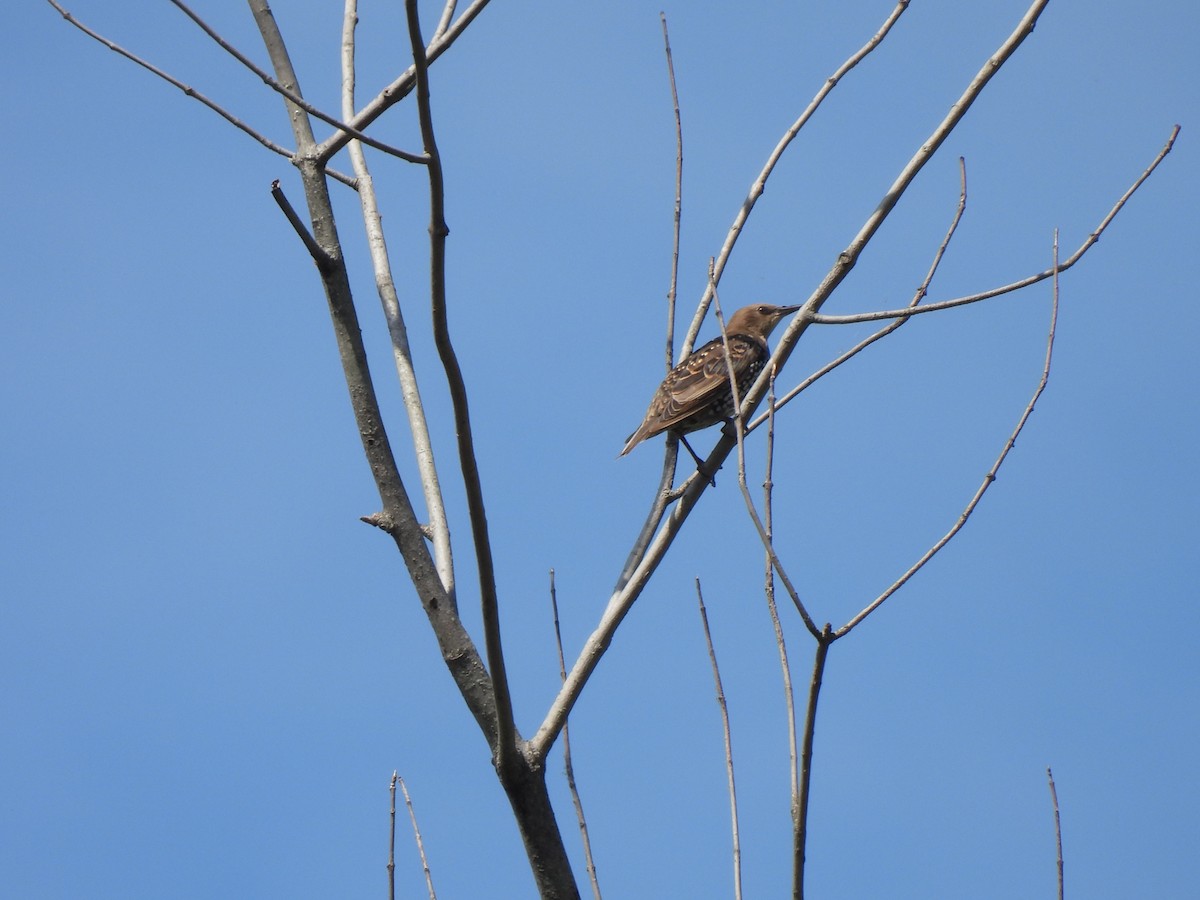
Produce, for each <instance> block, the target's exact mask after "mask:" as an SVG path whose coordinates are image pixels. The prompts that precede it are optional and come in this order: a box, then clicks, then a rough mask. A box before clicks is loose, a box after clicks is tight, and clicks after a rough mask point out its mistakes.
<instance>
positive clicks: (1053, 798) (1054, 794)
mask: <svg viewBox="0 0 1200 900" xmlns="http://www.w3.org/2000/svg"><path fill="white" fill-rule="evenodd" d="M1046 780H1047V781H1048V782H1050V802H1051V803H1052V804H1053V805H1054V843H1055V844H1056V845H1057V848H1058V856H1057V859H1056V860H1055V862H1056V864H1057V869H1058V900H1063V854H1062V819H1061V818H1060V817H1059V814H1058V789H1057V788H1056V787H1055V786H1054V773H1053V772H1051V771H1050V767H1049V766H1046Z"/></svg>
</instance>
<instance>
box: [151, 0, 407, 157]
mask: <svg viewBox="0 0 1200 900" xmlns="http://www.w3.org/2000/svg"><path fill="white" fill-rule="evenodd" d="M169 2H171V3H172V4H174V5H175V7H176V8H178V9H179V11H180V12H182V13H183V14H184V15H185V16H187V17H188V18H189V19H191V20H192V21H193V22H195V23H196V25H197V26H199V28H200V30H201V31H203V32H204V33H205V34H207V35H208V36H209V37H210V38H212V39H213V41H215V42H216V44H217V46H219V47H220V48H221V49H222V50H224V51H225V52H226V53H228V54H229V55H230V56H232V57H233V58H234V59H236V60H237V61H238V62H240V63H241V64H242V65H243V66H245V67H246V68H247V69H249V70H250V71H251V72H253V73H254V74H255V75H257V76H258V77H259V78H260V79H262V82H263V84H265V85H266V86H267V87H269V88H270V89H271V90H273V91H275V92H276V93H277V94H281V95H282V96H284V97H286V98H287V99H288V100H290V101H291V102H292V103H294V104H296V106H298V107H300V108H301V109H302V110H304V111H305V112H306V113H308V114H309V115H310V116H313V117H315V118H318V119H320V120H321V121H322V122H325V123H326V124H328V125H332V126H333V127H334V128H340V129H341V130H342V131H344V132H346V133H348V134H349V135H350V136H351V137H353V138H354V139H355V140H359V141H362V142H363V143H364V144H367V145H369V146H371V147H374V148H375V149H376V150H381V151H383V152H384V153H387V154H390V155H391V156H395V157H398V158H400V159H402V160H404V161H405V162H410V163H418V164H423V163H424V162H425V157H424V156H421V155H420V154H418V153H409V152H408V151H407V150H401V149H400V148H399V147H393V146H392V145H391V144H385V143H384V142H383V141H377V140H375V139H374V138H373V137H370V136H369V135H366V134H363V133H362V132H361V131H358V130H357V129H355V128H352V127H351V126H349V125H347V124H346V123H344V122H341V121H339V120H338V119H336V118H334V117H333V116H331V115H329V114H328V113H324V112H321V110H319V109H317V107H315V106H313V105H312V104H311V103H309V102H308V101H307V100H305V99H304V98H303V97H301V96H300V95H299V94H297V93H296V92H295V91H292V90H290V89H288V88H286V87H284V86H283V85H282V84H280V83H279V82H278V81H276V80H275V79H274V78H272V77H271V73H269V72H267V71H266V70H265V69H262V68H261V67H259V66H258V65H256V64H255V62H254V60H252V59H250V57H248V56H246V54H244V53H242V52H241V51H240V50H238V48H237V47H235V46H233V44H231V43H229V41H227V40H225V38H223V37H222V36H221V35H220V34H219V33H217V31H216V30H215V29H213V27H212V26H211V25H209V24H208V23H207V22H205V21H204V20H203V19H201V18H200V17H199V16H198V15H196V13H195V11H194V10H193V9H192V8H191V7H189V6H188V5H187V4H186V3H184V2H183V0H169Z"/></svg>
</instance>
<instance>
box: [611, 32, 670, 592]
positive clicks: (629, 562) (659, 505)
mask: <svg viewBox="0 0 1200 900" xmlns="http://www.w3.org/2000/svg"><path fill="white" fill-rule="evenodd" d="M659 18H660V19H661V21H662V30H663V50H664V52H665V54H666V57H667V77H668V80H669V82H670V85H671V103H672V106H673V107H674V112H675V216H674V227H673V229H672V233H673V237H672V249H671V281H670V284H669V285H668V287H667V340H666V360H667V371H668V372H670V371H671V367H672V366H673V365H674V358H675V296H676V289H677V287H678V282H679V233H680V226H681V222H682V215H683V123H682V119H681V118H680V114H679V91H678V90H677V89H676V87H675V63H674V61H673V58H672V56H671V41H670V38H669V37H668V35H667V16H666V13H661V12H660V13H659ZM664 448H665V449H664V451H663V453H664V455H663V468H662V475H661V477H660V478H659V484H658V489H657V490H656V491H655V492H654V502H653V503H651V505H650V512H649V513H648V514H647V515H646V520H645V522H643V523H642V530H641V531H640V532H638V536H637V538H636V539H635V540H634V542H633V546H632V547H631V548H630V550H629V555H628V556H626V557H625V565H624V566H622V567H621V574H620V575H618V576H617V584H616V587H614V588H613V590H614V591H620V590H621V589H622V588H623V587H625V585H626V583H628V581H629V576H630V575H632V574H633V571H634V569H636V568H637V564H638V563H639V562H640V561H641V558H642V553H643V552H644V551H645V549H646V547H647V546H648V545H649V543H650V540H651V538H653V537H654V531H655V529H657V528H658V523H659V522H661V521H662V517H663V513H664V512H665V511H666V508H667V504H668V503H669V502H671V501H672V500H674V499H675V497H676V496H678V495H677V494H673V493H672V491H671V485H672V484H674V483H675V464H676V462H677V461H678V459H679V440H678V438H676V437H675V436H674V435H673V434H668V435H667V440H666V443H665V445H664Z"/></svg>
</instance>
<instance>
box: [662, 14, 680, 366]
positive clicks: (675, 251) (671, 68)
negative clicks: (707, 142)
mask: <svg viewBox="0 0 1200 900" xmlns="http://www.w3.org/2000/svg"><path fill="white" fill-rule="evenodd" d="M658 17H659V19H660V20H661V21H662V33H663V52H664V53H665V54H666V57H667V77H668V79H669V80H670V83H671V107H672V109H673V111H674V113H675V216H674V227H673V228H672V241H671V284H670V287H669V288H668V289H667V371H668V372H670V371H671V367H672V366H674V365H675V291H676V288H677V287H678V285H679V232H680V225H681V223H682V221H683V120H682V118H681V117H680V115H679V90H678V89H677V88H676V86H675V62H674V59H673V58H672V56H671V39H670V37H669V36H668V35H667V14H666V13H664V12H660V13H659V14H658Z"/></svg>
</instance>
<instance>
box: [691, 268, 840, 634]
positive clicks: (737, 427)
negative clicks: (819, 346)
mask: <svg viewBox="0 0 1200 900" xmlns="http://www.w3.org/2000/svg"><path fill="white" fill-rule="evenodd" d="M708 277H709V291H710V293H711V294H712V298H713V304H714V305H715V307H716V311H717V324H718V325H720V327H721V340H722V341H723V342H724V344H725V368H726V373H727V375H728V377H729V392H730V394H732V395H733V409H735V410H741V408H742V401H741V397H740V396H739V394H738V386H737V373H736V372H735V371H734V370H733V356H732V354H730V352H729V335H728V333H727V332H726V331H725V316H724V315H723V314H722V312H721V298H720V295H719V294H718V293H717V285H716V282H715V281H714V280H713V278H714V270H713V263H712V261H711V260H710V261H709V266H708ZM771 380H772V381H774V373H772V374H771ZM733 427H734V435H735V439H736V440H737V453H738V487H739V488H740V489H741V492H742V500H743V501H744V502H745V504H746V512H747V513H748V514H749V515H750V520H751V521H752V522H753V523H754V529H755V530H756V531H757V532H758V539H759V540H760V541H762V545H763V549H764V550H766V551H767V556H768V557H769V558H770V560H771V565H773V566H774V567H775V571H776V572H778V573H779V580H780V581H782V582H783V586H784V589H785V590H786V591H787V593H788V596H789V597H790V598H791V600H792V603H793V605H795V607H796V611H797V612H799V613H800V618H801V619H802V620H803V621H804V627H806V628H807V629H808V630H809V632H810V633H811V634H812V635H813V637H819V636H820V634H821V631H820V629H819V628H818V627H817V623H816V622H814V621H813V618H812V616H810V615H809V614H808V609H807V608H806V607H805V606H804V603H803V601H801V599H800V594H799V592H798V591H797V590H796V588H795V586H794V585H793V584H792V580H791V579H790V578H789V577H788V574H787V572H786V571H785V570H784V568H783V563H782V561H780V559H779V556H778V554H776V552H775V546H774V544H773V543H772V541H771V537H770V535H768V534H767V529H766V527H765V526H764V525H763V523H762V519H760V518H759V515H758V510H757V509H755V507H754V500H752V499H751V497H750V488H749V486H748V485H747V483H746V441H745V438H746V426H745V423H744V421H743V420H742V415H741V413H740V412H739V413H737V414H735V415H734V417H733ZM707 471H710V472H711V471H715V470H713V469H707Z"/></svg>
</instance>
